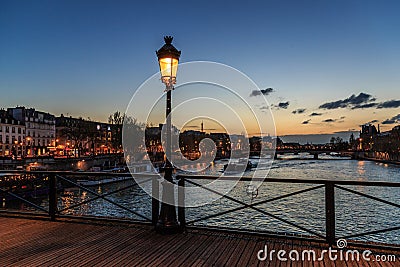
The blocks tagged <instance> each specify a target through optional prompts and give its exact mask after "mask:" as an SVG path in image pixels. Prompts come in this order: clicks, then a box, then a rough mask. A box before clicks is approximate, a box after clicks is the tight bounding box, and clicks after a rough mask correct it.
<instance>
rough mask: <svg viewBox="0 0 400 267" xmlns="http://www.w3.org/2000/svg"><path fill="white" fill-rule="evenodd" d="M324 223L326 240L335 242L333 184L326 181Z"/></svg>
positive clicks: (329, 242)
mask: <svg viewBox="0 0 400 267" xmlns="http://www.w3.org/2000/svg"><path fill="white" fill-rule="evenodd" d="M325 223H326V242H327V243H328V244H329V245H331V246H332V245H334V244H335V238H336V233H335V229H336V228H335V184H334V183H333V182H327V183H326V184H325Z"/></svg>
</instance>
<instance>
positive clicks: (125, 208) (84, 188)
mask: <svg viewBox="0 0 400 267" xmlns="http://www.w3.org/2000/svg"><path fill="white" fill-rule="evenodd" d="M56 176H57V177H58V178H60V179H62V180H64V181H67V182H70V183H71V184H73V185H75V186H77V187H79V188H80V189H82V190H86V191H88V192H89V193H91V194H93V195H95V196H98V197H100V198H101V199H104V200H105V201H107V202H109V203H111V204H113V205H115V206H117V207H119V208H121V209H123V210H126V211H129V212H130V213H132V214H135V215H136V216H139V217H140V218H142V219H145V220H147V221H150V222H151V219H149V218H147V217H146V216H144V215H142V214H140V213H138V212H136V211H134V210H131V209H129V208H127V207H124V206H122V205H120V204H118V203H117V202H115V201H113V200H111V199H108V198H106V197H104V196H102V195H100V194H98V193H96V192H95V191H93V190H90V189H89V188H86V187H84V186H81V185H80V184H78V183H75V182H73V181H71V180H68V179H66V178H65V177H62V176H61V175H56Z"/></svg>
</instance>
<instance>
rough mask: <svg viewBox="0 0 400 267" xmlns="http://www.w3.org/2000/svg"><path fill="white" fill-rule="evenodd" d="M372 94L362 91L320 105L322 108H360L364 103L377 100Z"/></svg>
mask: <svg viewBox="0 0 400 267" xmlns="http://www.w3.org/2000/svg"><path fill="white" fill-rule="evenodd" d="M375 100H376V98H373V97H372V95H370V94H367V93H360V94H359V95H357V96H356V95H355V94H353V95H351V96H350V97H348V98H345V99H342V100H337V101H333V102H327V103H324V104H322V105H320V106H319V108H320V109H338V108H354V107H356V108H360V106H362V105H364V106H365V105H366V104H370V102H373V101H375Z"/></svg>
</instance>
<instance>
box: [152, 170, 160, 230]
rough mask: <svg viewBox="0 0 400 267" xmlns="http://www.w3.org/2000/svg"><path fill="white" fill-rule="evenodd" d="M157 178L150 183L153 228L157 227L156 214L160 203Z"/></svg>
mask: <svg viewBox="0 0 400 267" xmlns="http://www.w3.org/2000/svg"><path fill="white" fill-rule="evenodd" d="M157 178H158V177H157V176H154V177H153V179H152V183H151V190H152V194H151V195H152V198H151V221H152V222H153V225H154V226H156V225H157V221H158V214H159V212H160V202H159V200H158V199H159V198H160V185H159V182H158V179H157Z"/></svg>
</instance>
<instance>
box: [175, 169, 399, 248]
mask: <svg viewBox="0 0 400 267" xmlns="http://www.w3.org/2000/svg"><path fill="white" fill-rule="evenodd" d="M177 179H178V180H179V185H180V186H181V188H180V190H179V194H178V201H180V207H178V214H179V218H178V219H179V221H180V223H181V225H183V226H185V227H191V226H194V225H195V223H198V222H202V221H203V222H204V221H207V220H209V219H212V218H216V217H220V216H223V215H227V214H230V213H234V212H237V211H240V210H244V209H251V210H253V211H256V212H258V213H260V214H262V215H265V216H267V217H271V218H273V219H276V220H278V221H280V222H282V223H284V224H287V225H290V226H292V227H295V228H297V229H300V230H302V231H304V232H307V233H308V234H309V238H301V239H308V240H312V241H323V242H326V243H328V244H330V245H334V244H335V242H336V240H337V239H339V238H344V239H348V238H356V237H362V236H367V235H373V234H379V233H385V232H390V231H396V230H400V218H399V219H398V220H397V221H398V222H399V224H398V225H397V226H395V227H390V228H384V229H380V230H374V231H367V232H363V233H357V234H351V235H345V236H338V235H337V229H338V228H340V225H337V220H336V200H335V191H336V189H340V190H343V191H346V192H348V193H351V194H355V195H359V196H362V197H365V198H368V199H371V200H374V201H378V202H381V203H384V204H386V205H389V206H392V207H395V208H400V204H398V203H394V202H391V201H388V200H384V199H381V198H378V197H375V196H371V195H369V194H365V193H361V192H358V191H356V190H352V189H349V188H346V187H344V186H366V187H385V188H400V183H397V182H373V181H345V180H343V181H336V180H317V179H282V178H266V179H255V178H250V177H232V176H227V177H220V178H218V179H220V180H224V179H225V180H227V181H241V182H251V181H259V182H262V183H290V184H303V185H306V184H307V185H312V187H311V188H306V189H302V190H298V191H295V192H292V193H288V194H283V195H280V196H277V197H272V198H268V199H262V200H260V201H257V202H254V203H251V204H248V203H245V202H244V201H242V200H240V199H236V198H234V197H231V196H229V195H225V194H222V193H220V192H217V191H215V190H213V189H211V188H208V187H207V186H204V185H201V184H200V183H198V181H199V180H215V179H216V177H213V176H194V175H190V176H183V175H181V176H178V177H177ZM185 183H188V184H191V185H193V186H198V187H202V188H204V189H205V190H207V191H209V192H211V193H214V194H217V195H220V196H221V197H222V198H225V199H228V200H230V201H232V202H234V203H236V204H239V205H240V206H239V207H234V208H231V209H228V210H224V211H220V212H217V213H214V214H209V215H206V216H203V217H200V218H196V219H193V220H191V221H186V216H185V209H184V208H182V206H184V201H185V195H184V189H182V188H184V186H185ZM320 188H324V191H325V194H324V204H325V216H324V217H325V234H324V235H323V234H320V233H318V232H316V231H314V230H313V229H308V228H306V227H304V226H302V225H299V224H297V223H294V222H292V221H290V220H288V219H284V218H281V217H279V216H277V215H274V214H273V213H271V212H267V211H265V210H263V209H261V208H259V206H260V205H262V204H265V203H270V202H273V201H277V200H282V199H285V198H288V197H292V196H295V195H299V194H302V193H306V192H310V191H313V190H317V189H320ZM399 194H400V190H399ZM299 201H301V198H299ZM217 228H218V227H217ZM238 230H239V229H238Z"/></svg>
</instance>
